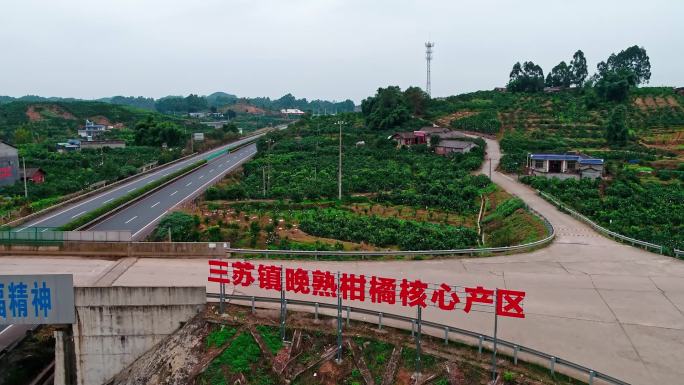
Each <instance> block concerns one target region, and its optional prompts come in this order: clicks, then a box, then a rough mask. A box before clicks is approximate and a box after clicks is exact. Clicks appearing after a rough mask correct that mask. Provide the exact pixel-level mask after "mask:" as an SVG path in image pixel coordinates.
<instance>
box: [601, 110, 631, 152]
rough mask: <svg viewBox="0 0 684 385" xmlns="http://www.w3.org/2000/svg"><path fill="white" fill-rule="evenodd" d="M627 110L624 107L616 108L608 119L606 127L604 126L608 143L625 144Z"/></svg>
mask: <svg viewBox="0 0 684 385" xmlns="http://www.w3.org/2000/svg"><path fill="white" fill-rule="evenodd" d="M626 118H627V108H625V106H622V105H619V106H616V107H615V108H614V109H613V111H612V112H611V114H610V118H608V125H607V126H606V140H608V143H614V144H624V143H625V142H627V134H628V132H627V126H626V122H625V120H626Z"/></svg>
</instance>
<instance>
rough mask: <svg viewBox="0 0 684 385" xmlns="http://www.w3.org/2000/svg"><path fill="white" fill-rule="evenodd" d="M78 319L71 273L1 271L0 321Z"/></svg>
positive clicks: (52, 321) (67, 322)
mask: <svg viewBox="0 0 684 385" xmlns="http://www.w3.org/2000/svg"><path fill="white" fill-rule="evenodd" d="M75 322H76V313H75V309H74V278H73V276H72V275H71V274H40V275H0V325H11V324H34V325H37V324H72V323H75Z"/></svg>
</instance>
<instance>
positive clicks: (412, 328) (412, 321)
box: [411, 320, 416, 337]
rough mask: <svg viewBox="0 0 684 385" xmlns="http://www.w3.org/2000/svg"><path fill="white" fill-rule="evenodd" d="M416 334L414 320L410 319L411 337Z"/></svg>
mask: <svg viewBox="0 0 684 385" xmlns="http://www.w3.org/2000/svg"><path fill="white" fill-rule="evenodd" d="M415 336H416V320H411V337H415Z"/></svg>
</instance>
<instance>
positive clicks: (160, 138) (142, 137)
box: [135, 117, 186, 147]
mask: <svg viewBox="0 0 684 385" xmlns="http://www.w3.org/2000/svg"><path fill="white" fill-rule="evenodd" d="M185 141H186V138H185V136H184V134H183V129H181V128H180V127H179V126H178V125H176V124H173V123H171V122H161V121H155V120H154V119H153V118H152V117H147V119H145V120H143V121H141V122H138V123H137V124H136V125H135V143H136V144H137V145H141V146H152V147H161V145H162V144H164V143H166V145H167V146H169V147H177V146H180V145H182V144H184V143H185Z"/></svg>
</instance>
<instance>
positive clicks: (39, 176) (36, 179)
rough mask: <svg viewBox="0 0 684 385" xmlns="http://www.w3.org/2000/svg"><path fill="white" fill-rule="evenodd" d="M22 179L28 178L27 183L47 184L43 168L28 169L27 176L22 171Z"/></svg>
mask: <svg viewBox="0 0 684 385" xmlns="http://www.w3.org/2000/svg"><path fill="white" fill-rule="evenodd" d="M21 177H22V178H26V180H27V181H31V182H33V183H35V184H41V183H43V182H45V171H43V169H42V168H35V167H32V168H27V169H26V175H24V172H23V171H22V172H21Z"/></svg>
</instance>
